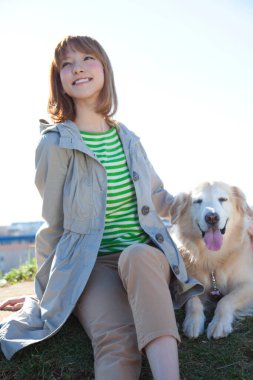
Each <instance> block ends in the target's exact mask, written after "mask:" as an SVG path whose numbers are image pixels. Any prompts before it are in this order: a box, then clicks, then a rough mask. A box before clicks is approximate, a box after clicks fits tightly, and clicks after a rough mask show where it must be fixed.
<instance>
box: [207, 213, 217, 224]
mask: <svg viewBox="0 0 253 380" xmlns="http://www.w3.org/2000/svg"><path fill="white" fill-rule="evenodd" d="M219 220H220V217H219V215H218V214H217V212H208V213H207V214H206V215H205V221H206V223H207V224H209V225H210V226H214V225H215V224H217V223H218V222H219Z"/></svg>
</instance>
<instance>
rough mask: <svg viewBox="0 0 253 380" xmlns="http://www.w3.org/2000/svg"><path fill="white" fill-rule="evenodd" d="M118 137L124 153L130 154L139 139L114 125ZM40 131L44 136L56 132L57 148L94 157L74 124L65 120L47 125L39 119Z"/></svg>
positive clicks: (121, 125) (119, 125) (127, 130)
mask: <svg viewBox="0 0 253 380" xmlns="http://www.w3.org/2000/svg"><path fill="white" fill-rule="evenodd" d="M116 128H117V131H118V133H119V137H120V139H121V142H122V144H123V148H124V150H125V152H126V151H127V150H129V151H130V152H131V150H132V148H133V146H134V145H135V143H136V142H138V141H139V137H138V136H136V135H135V134H134V133H133V132H131V131H130V130H129V129H128V128H127V127H126V126H125V125H124V124H122V123H117V124H116ZM40 131H41V134H42V135H44V134H46V133H49V132H57V133H59V135H60V140H59V146H60V147H61V148H65V149H76V150H79V151H81V152H83V153H86V154H88V155H89V156H91V157H95V155H94V153H93V152H92V151H91V150H90V149H89V148H88V146H87V145H86V144H85V142H84V141H83V139H82V137H81V134H80V131H79V129H78V127H77V126H76V124H75V123H74V122H73V121H71V120H67V121H65V122H64V123H59V124H49V123H48V122H47V121H46V120H44V119H40Z"/></svg>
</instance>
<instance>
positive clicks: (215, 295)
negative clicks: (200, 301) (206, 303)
mask: <svg viewBox="0 0 253 380" xmlns="http://www.w3.org/2000/svg"><path fill="white" fill-rule="evenodd" d="M209 294H210V296H211V298H212V299H213V300H214V301H219V300H220V299H221V298H222V297H223V294H221V292H220V291H219V289H214V290H211V291H210V293H209Z"/></svg>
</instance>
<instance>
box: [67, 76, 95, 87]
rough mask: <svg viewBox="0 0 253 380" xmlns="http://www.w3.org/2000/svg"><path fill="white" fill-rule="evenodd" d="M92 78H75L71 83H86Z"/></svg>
mask: <svg viewBox="0 0 253 380" xmlns="http://www.w3.org/2000/svg"><path fill="white" fill-rule="evenodd" d="M91 80H92V78H81V79H76V80H75V81H74V82H73V83H72V84H73V86H75V85H78V84H82V83H88V82H90V81H91Z"/></svg>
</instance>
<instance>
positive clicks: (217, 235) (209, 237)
mask: <svg viewBox="0 0 253 380" xmlns="http://www.w3.org/2000/svg"><path fill="white" fill-rule="evenodd" d="M222 240H223V236H222V234H221V232H220V230H215V231H213V230H212V229H210V230H209V231H207V232H206V233H205V236H204V241H205V244H206V246H207V248H208V249H209V250H210V251H218V250H219V249H220V248H221V245H222Z"/></svg>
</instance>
